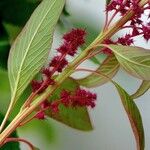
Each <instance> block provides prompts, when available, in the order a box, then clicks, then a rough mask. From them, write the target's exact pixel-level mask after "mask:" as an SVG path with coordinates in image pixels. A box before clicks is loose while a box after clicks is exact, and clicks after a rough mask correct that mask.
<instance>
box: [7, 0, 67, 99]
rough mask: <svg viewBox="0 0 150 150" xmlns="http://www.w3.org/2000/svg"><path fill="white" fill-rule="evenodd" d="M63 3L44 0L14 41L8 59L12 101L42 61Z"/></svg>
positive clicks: (43, 61)
mask: <svg viewBox="0 0 150 150" xmlns="http://www.w3.org/2000/svg"><path fill="white" fill-rule="evenodd" d="M64 3H65V0H59V1H58V0H43V1H42V2H41V4H40V5H39V6H38V7H37V9H36V10H35V11H34V13H33V14H32V16H31V18H30V19H29V21H28V23H27V24H26V26H25V27H24V29H23V31H22V32H21V33H20V35H19V36H18V38H17V39H16V41H15V42H14V44H13V46H12V48H11V51H10V55H9V61H8V71H9V79H10V85H11V93H12V99H13V100H14V101H17V99H18V98H19V96H20V95H21V94H22V92H23V91H24V89H25V88H26V87H27V85H28V84H29V82H30V81H31V80H32V79H33V77H34V76H35V75H36V74H37V72H39V70H40V69H41V67H42V66H43V64H44V63H45V60H46V59H47V57H48V50H49V49H50V46H51V43H52V38H53V32H54V29H55V25H56V23H57V21H58V19H59V16H60V14H61V11H62V9H63V6H64Z"/></svg>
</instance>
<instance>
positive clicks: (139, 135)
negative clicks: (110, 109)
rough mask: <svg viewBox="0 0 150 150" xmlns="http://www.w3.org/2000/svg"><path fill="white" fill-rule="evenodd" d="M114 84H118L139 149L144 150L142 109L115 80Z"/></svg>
mask: <svg viewBox="0 0 150 150" xmlns="http://www.w3.org/2000/svg"><path fill="white" fill-rule="evenodd" d="M113 84H114V85H115V86H116V88H117V90H118V93H119V95H120V98H121V100H122V103H123V106H124V108H125V110H126V112H127V115H128V118H129V121H130V124H131V127H132V130H133V133H134V136H135V139H136V144H137V150H144V145H145V139H144V129H143V123H142V118H141V115H140V111H139V109H138V107H137V106H136V104H135V103H134V101H133V99H132V98H131V97H130V96H129V94H128V93H127V92H126V91H125V90H124V89H123V88H122V87H121V86H119V85H118V84H117V83H116V82H113Z"/></svg>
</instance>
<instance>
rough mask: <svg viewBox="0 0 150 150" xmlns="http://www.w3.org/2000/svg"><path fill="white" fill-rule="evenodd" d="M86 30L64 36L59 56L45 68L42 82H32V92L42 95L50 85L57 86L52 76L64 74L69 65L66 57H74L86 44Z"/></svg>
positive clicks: (77, 30)
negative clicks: (56, 73)
mask: <svg viewBox="0 0 150 150" xmlns="http://www.w3.org/2000/svg"><path fill="white" fill-rule="evenodd" d="M85 35H86V32H85V30H82V29H72V30H71V31H70V32H69V33H66V34H65V35H64V36H63V40H64V43H63V44H62V45H61V46H60V47H59V48H58V49H57V51H58V52H59V55H58V56H55V57H54V58H53V59H52V61H51V62H50V64H49V66H48V67H46V68H43V69H42V71H41V73H42V75H43V79H42V80H41V81H36V80H33V81H32V82H31V86H32V91H33V92H37V93H42V92H43V91H44V90H45V89H46V88H47V87H48V86H49V85H53V84H55V82H54V80H53V79H52V76H53V75H54V73H55V72H56V71H57V72H62V70H63V68H64V67H65V66H66V65H67V64H68V61H67V60H66V56H67V55H70V56H74V55H75V53H76V52H77V49H78V47H79V46H81V45H82V44H84V43H85Z"/></svg>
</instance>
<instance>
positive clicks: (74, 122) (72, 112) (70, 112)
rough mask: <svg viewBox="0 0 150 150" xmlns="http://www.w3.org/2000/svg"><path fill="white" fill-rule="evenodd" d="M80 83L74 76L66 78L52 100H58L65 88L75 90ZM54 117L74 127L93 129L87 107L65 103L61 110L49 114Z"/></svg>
mask: <svg viewBox="0 0 150 150" xmlns="http://www.w3.org/2000/svg"><path fill="white" fill-rule="evenodd" d="M78 87H79V85H78V84H77V83H76V81H75V80H74V79H72V78H68V79H67V80H65V81H64V82H63V83H62V85H61V86H60V88H58V89H57V90H56V92H55V93H54V94H53V96H52V100H58V99H59V98H60V92H61V91H62V90H63V89H65V90H68V91H74V90H75V89H76V88H78ZM48 115H49V116H50V117H52V118H53V119H55V120H57V121H59V122H61V123H64V124H66V125H68V126H70V127H72V128H75V129H78V130H82V131H89V130H92V125H91V121H90V117H89V114H88V111H87V108H81V107H78V108H67V107H65V106H63V105H61V107H60V112H59V113H57V114H48Z"/></svg>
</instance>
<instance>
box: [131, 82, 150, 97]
mask: <svg viewBox="0 0 150 150" xmlns="http://www.w3.org/2000/svg"><path fill="white" fill-rule="evenodd" d="M149 88H150V81H142V84H141V85H140V87H139V89H138V90H137V91H136V92H135V93H134V94H132V95H131V97H132V98H133V99H136V98H138V97H140V96H142V95H143V94H144V93H146V92H147V91H148V90H149Z"/></svg>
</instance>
